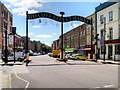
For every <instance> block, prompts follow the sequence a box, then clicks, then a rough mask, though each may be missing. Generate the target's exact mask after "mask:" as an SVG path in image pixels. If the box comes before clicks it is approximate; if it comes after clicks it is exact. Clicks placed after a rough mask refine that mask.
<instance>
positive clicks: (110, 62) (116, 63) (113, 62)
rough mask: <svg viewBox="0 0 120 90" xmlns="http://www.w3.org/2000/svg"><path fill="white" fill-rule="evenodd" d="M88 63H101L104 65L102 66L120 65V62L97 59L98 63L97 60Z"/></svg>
mask: <svg viewBox="0 0 120 90" xmlns="http://www.w3.org/2000/svg"><path fill="white" fill-rule="evenodd" d="M87 61H92V62H99V63H102V64H115V65H120V60H118V61H114V60H108V59H107V60H105V61H104V60H103V59H97V61H96V60H95V59H89V60H87Z"/></svg>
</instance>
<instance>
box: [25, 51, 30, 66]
mask: <svg viewBox="0 0 120 90" xmlns="http://www.w3.org/2000/svg"><path fill="white" fill-rule="evenodd" d="M25 53H26V54H25V62H26V66H28V63H29V62H30V61H31V60H29V52H25Z"/></svg>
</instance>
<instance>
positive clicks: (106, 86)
mask: <svg viewBox="0 0 120 90" xmlns="http://www.w3.org/2000/svg"><path fill="white" fill-rule="evenodd" d="M113 86H115V85H105V86H104V87H105V88H108V87H113Z"/></svg>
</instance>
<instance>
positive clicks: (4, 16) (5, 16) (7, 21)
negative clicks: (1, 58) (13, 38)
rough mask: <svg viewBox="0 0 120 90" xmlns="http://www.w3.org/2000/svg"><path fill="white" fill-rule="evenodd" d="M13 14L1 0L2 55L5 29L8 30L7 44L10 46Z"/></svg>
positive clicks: (0, 36)
mask: <svg viewBox="0 0 120 90" xmlns="http://www.w3.org/2000/svg"><path fill="white" fill-rule="evenodd" d="M12 23H13V15H12V14H11V12H10V11H9V10H8V9H7V8H6V6H5V5H4V4H3V3H1V2H0V55H1V53H3V51H4V49H5V31H7V46H8V50H9V49H10V48H9V42H8V41H9V38H8V37H9V34H10V33H11V32H12Z"/></svg>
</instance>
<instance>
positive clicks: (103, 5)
mask: <svg viewBox="0 0 120 90" xmlns="http://www.w3.org/2000/svg"><path fill="white" fill-rule="evenodd" d="M116 3H117V2H105V3H103V4H100V5H99V6H97V7H96V8H95V12H99V11H101V10H103V9H105V8H107V7H109V6H111V5H113V4H116Z"/></svg>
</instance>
